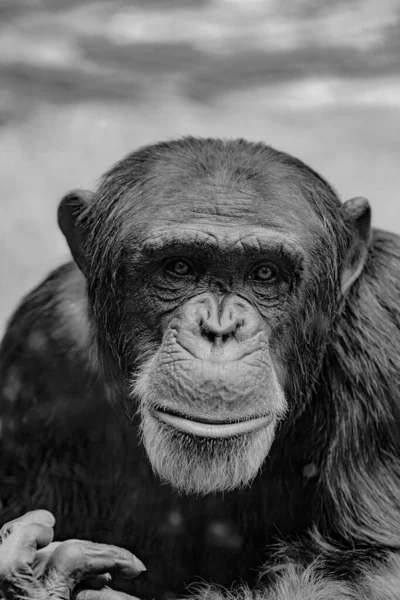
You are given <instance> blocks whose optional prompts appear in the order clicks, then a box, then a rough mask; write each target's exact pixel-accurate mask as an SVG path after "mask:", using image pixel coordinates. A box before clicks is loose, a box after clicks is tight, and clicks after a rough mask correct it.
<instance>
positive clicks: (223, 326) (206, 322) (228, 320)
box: [198, 298, 244, 342]
mask: <svg viewBox="0 0 400 600" xmlns="http://www.w3.org/2000/svg"><path fill="white" fill-rule="evenodd" d="M198 316H199V319H200V320H199V326H200V333H201V335H202V336H203V337H205V338H207V339H208V340H209V341H210V342H214V341H215V339H216V338H220V339H221V340H222V341H225V340H227V339H228V338H229V337H234V336H235V334H236V332H237V331H238V329H239V327H243V326H244V318H243V316H242V315H240V314H238V310H237V307H235V306H234V304H233V303H232V302H224V300H222V301H221V302H217V301H216V299H215V298H209V300H208V302H205V303H204V304H202V305H201V306H200V307H199V313H198Z"/></svg>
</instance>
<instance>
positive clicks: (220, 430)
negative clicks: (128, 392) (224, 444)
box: [150, 407, 273, 438]
mask: <svg viewBox="0 0 400 600" xmlns="http://www.w3.org/2000/svg"><path fill="white" fill-rule="evenodd" d="M150 413H151V414H152V416H153V417H154V418H155V419H157V420H158V421H161V422H162V423H165V424H166V425H169V426H170V427H173V428H175V429H178V430H180V431H182V432H184V433H187V434H189V435H195V436H198V437H205V438H227V437H234V436H237V435H243V434H245V433H250V432H252V431H256V430H257V429H261V428H262V427H266V426H267V425H270V423H271V422H272V420H273V417H272V416H271V415H270V414H268V415H262V416H255V417H252V418H247V419H243V420H224V421H220V420H211V419H205V418H203V417H202V418H198V417H193V416H190V415H187V414H183V413H179V412H177V411H174V410H166V409H165V408H161V407H160V408H158V407H157V408H151V409H150Z"/></svg>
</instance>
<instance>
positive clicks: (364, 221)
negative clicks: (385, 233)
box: [341, 198, 371, 294]
mask: <svg viewBox="0 0 400 600" xmlns="http://www.w3.org/2000/svg"><path fill="white" fill-rule="evenodd" d="M342 210H343V211H344V212H345V213H347V216H348V217H350V220H351V222H352V224H353V232H354V233H353V241H352V244H351V246H350V249H349V251H348V254H347V258H346V261H345V264H344V267H343V271H342V277H341V287H342V293H343V294H346V293H347V292H348V290H349V289H350V288H351V286H352V285H353V283H354V282H355V281H356V280H357V279H358V277H359V276H360V275H361V272H362V270H363V268H364V265H365V261H366V259H367V255H368V246H369V243H370V240H371V207H370V205H369V202H368V200H366V199H365V198H352V199H351V200H348V201H347V202H345V203H344V204H343V206H342Z"/></svg>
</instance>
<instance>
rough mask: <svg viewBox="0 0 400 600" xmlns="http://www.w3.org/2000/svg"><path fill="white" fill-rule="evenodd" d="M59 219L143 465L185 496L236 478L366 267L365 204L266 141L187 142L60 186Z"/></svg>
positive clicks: (254, 463) (304, 385) (315, 357)
mask: <svg viewBox="0 0 400 600" xmlns="http://www.w3.org/2000/svg"><path fill="white" fill-rule="evenodd" d="M59 223H60V227H61V229H62V231H63V232H64V234H65V236H66V238H67V240H68V243H69V245H70V248H71V251H72V254H73V256H74V258H75V260H76V262H77V264H78V265H79V267H80V269H81V270H82V272H83V273H84V275H85V277H86V279H87V289H88V295H89V302H90V305H91V309H92V314H93V320H94V323H95V326H96V330H97V335H98V340H99V346H100V349H101V356H102V357H103V365H104V366H105V370H106V371H113V372H114V378H115V380H119V381H121V382H123V383H124V389H125V391H126V402H127V405H128V406H129V407H130V408H131V409H134V410H132V412H134V411H135V410H136V408H137V406H139V411H140V415H141V432H142V438H143V443H144V445H145V448H146V450H147V453H148V456H149V459H150V461H151V464H152V466H153V468H154V470H155V471H156V472H157V473H158V474H159V475H160V476H161V478H162V479H164V480H166V481H169V482H170V483H171V484H172V485H174V486H175V487H176V488H178V489H180V490H184V491H187V492H195V493H202V494H204V493H209V492H212V491H219V490H229V489H233V488H237V487H240V486H243V485H246V484H248V483H249V482H250V481H251V480H252V478H253V477H254V476H255V475H256V474H257V472H258V470H259V469H260V467H261V465H262V463H263V461H264V459H265V457H266V456H267V454H268V452H269V450H270V448H271V444H272V443H273V440H274V436H275V435H276V431H277V426H278V423H279V422H280V421H281V420H282V419H284V418H293V415H295V414H296V411H298V410H300V409H301V407H302V406H304V404H305V403H306V402H307V399H308V398H309V397H310V393H311V391H312V389H313V386H314V384H315V382H316V381H317V379H318V373H319V370H320V368H321V363H322V359H323V356H324V351H325V348H326V345H327V343H328V342H329V332H330V328H331V325H332V322H333V320H334V318H335V314H336V313H337V312H338V310H339V309H340V306H341V304H342V303H343V299H344V297H345V295H346V294H347V293H348V292H349V290H350V288H351V286H352V284H353V283H354V282H355V281H356V279H357V277H358V276H359V274H360V273H361V271H362V268H363V265H364V262H365V258H366V254H367V245H368V241H369V235H370V233H369V232H370V211H369V206H368V203H367V202H366V201H365V200H363V199H360V198H358V199H354V200H351V201H349V202H347V203H345V204H343V205H342V204H340V202H339V200H338V198H337V196H336V195H335V193H334V191H333V190H332V189H331V188H330V186H329V185H328V184H327V183H326V182H325V181H324V180H323V179H322V178H321V177H320V176H319V175H317V174H316V173H315V172H314V171H312V170H311V169H309V168H308V167H307V166H306V165H304V164H303V163H301V162H300V161H298V160H296V159H294V158H292V157H290V156H288V155H287V154H284V153H281V152H278V151H276V150H273V149H272V148H270V147H267V146H265V145H263V144H251V143H248V142H245V141H243V140H236V141H221V140H210V139H194V138H187V139H183V140H179V141H174V142H169V143H162V144H157V145H154V146H149V147H146V148H144V149H141V150H139V151H138V152H135V153H133V154H130V155H129V156H128V157H126V158H125V159H123V160H122V161H121V162H119V163H117V164H116V165H115V166H114V167H113V168H112V169H111V170H110V171H109V172H108V173H107V174H106V175H105V176H104V178H103V180H102V182H101V184H100V186H99V188H98V190H97V192H96V193H95V194H91V193H88V192H80V191H78V192H72V193H71V194H69V195H68V196H66V197H65V198H64V200H63V201H62V202H61V204H60V208H59ZM111 365H112V367H113V368H112V369H110V366H111Z"/></svg>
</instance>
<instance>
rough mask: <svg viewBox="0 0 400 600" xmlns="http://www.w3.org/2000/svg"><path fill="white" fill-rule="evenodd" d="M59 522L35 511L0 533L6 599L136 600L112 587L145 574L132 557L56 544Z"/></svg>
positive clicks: (112, 549) (79, 544)
mask: <svg viewBox="0 0 400 600" xmlns="http://www.w3.org/2000/svg"><path fill="white" fill-rule="evenodd" d="M54 524H55V519H54V517H53V515H52V514H51V513H50V512H48V511H47V510H35V511H33V512H28V513H26V514H25V515H23V516H22V517H20V518H18V519H15V520H14V521H10V522H9V523H6V524H5V525H4V526H3V527H2V529H1V531H0V540H1V541H0V544H1V545H0V589H1V592H2V593H3V595H4V597H5V598H6V599H7V600H17V599H18V600H22V599H26V600H50V598H51V599H52V600H69V599H70V598H71V597H72V593H73V597H74V598H75V599H76V600H134V599H133V596H128V595H127V594H125V593H122V592H118V591H115V590H113V589H110V588H109V587H107V584H109V582H110V581H111V575H110V572H112V574H113V576H115V578H116V579H118V578H119V579H125V580H127V579H134V578H135V577H137V576H138V575H140V573H142V572H143V571H145V570H146V569H145V567H144V565H143V563H141V562H140V561H139V560H138V559H137V558H136V557H135V556H133V554H131V553H130V552H128V551H127V550H124V549H122V548H117V547H116V546H109V545H106V544H94V543H92V542H86V541H81V540H68V541H65V542H53V543H51V542H52V539H53V535H54V531H53V527H54Z"/></svg>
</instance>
